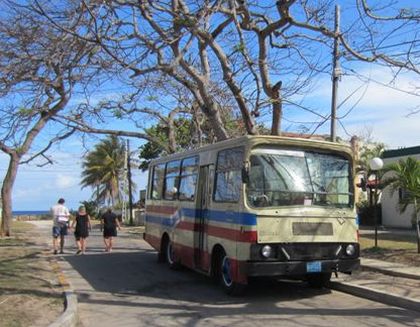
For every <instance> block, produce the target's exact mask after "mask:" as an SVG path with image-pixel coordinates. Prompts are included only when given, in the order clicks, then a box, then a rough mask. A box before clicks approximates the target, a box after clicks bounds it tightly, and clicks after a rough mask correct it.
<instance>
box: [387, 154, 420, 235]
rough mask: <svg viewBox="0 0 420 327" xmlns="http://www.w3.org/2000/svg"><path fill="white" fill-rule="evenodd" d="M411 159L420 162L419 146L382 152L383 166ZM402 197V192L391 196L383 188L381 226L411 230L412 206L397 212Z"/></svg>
mask: <svg viewBox="0 0 420 327" xmlns="http://www.w3.org/2000/svg"><path fill="white" fill-rule="evenodd" d="M408 157H413V158H415V159H417V160H420V146H415V147H410V148H403V149H397V150H387V151H384V153H383V155H382V158H383V161H384V166H386V165H387V164H390V163H393V162H398V161H399V160H401V159H403V160H405V159H407V158H408ZM402 196H404V190H398V191H395V192H394V194H393V195H391V191H390V189H389V188H385V189H384V190H383V193H382V198H381V203H382V225H384V226H388V227H401V228H411V227H412V222H411V217H412V214H413V210H414V209H413V206H412V205H410V206H409V207H408V208H407V210H406V211H405V212H404V213H403V214H401V213H400V212H399V210H398V204H399V199H400V198H401V197H402Z"/></svg>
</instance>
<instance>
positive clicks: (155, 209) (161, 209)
mask: <svg viewBox="0 0 420 327" xmlns="http://www.w3.org/2000/svg"><path fill="white" fill-rule="evenodd" d="M177 210H178V208H177V207H172V206H159V205H156V206H152V205H148V206H146V212H147V213H162V214H167V215H173V214H174V213H175V212H176V211H177Z"/></svg>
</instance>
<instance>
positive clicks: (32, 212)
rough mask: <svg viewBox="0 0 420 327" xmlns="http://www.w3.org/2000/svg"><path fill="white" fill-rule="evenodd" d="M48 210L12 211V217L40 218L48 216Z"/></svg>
mask: <svg viewBox="0 0 420 327" xmlns="http://www.w3.org/2000/svg"><path fill="white" fill-rule="evenodd" d="M49 214H50V211H49V210H13V211H12V216H42V215H49Z"/></svg>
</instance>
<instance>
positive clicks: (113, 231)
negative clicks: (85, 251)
mask: <svg viewBox="0 0 420 327" xmlns="http://www.w3.org/2000/svg"><path fill="white" fill-rule="evenodd" d="M101 223H102V225H103V231H104V243H105V251H106V252H112V245H113V244H112V241H113V240H112V238H113V237H116V236H117V227H118V229H121V226H120V222H119V221H118V217H117V215H116V214H115V213H113V212H112V209H111V208H108V209H107V211H106V212H105V213H104V214H103V215H102V217H101Z"/></svg>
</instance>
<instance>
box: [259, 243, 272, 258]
mask: <svg viewBox="0 0 420 327" xmlns="http://www.w3.org/2000/svg"><path fill="white" fill-rule="evenodd" d="M271 252H272V249H271V246H270V245H264V246H263V247H262V249H261V255H262V256H263V257H264V258H269V257H270V256H271Z"/></svg>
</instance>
